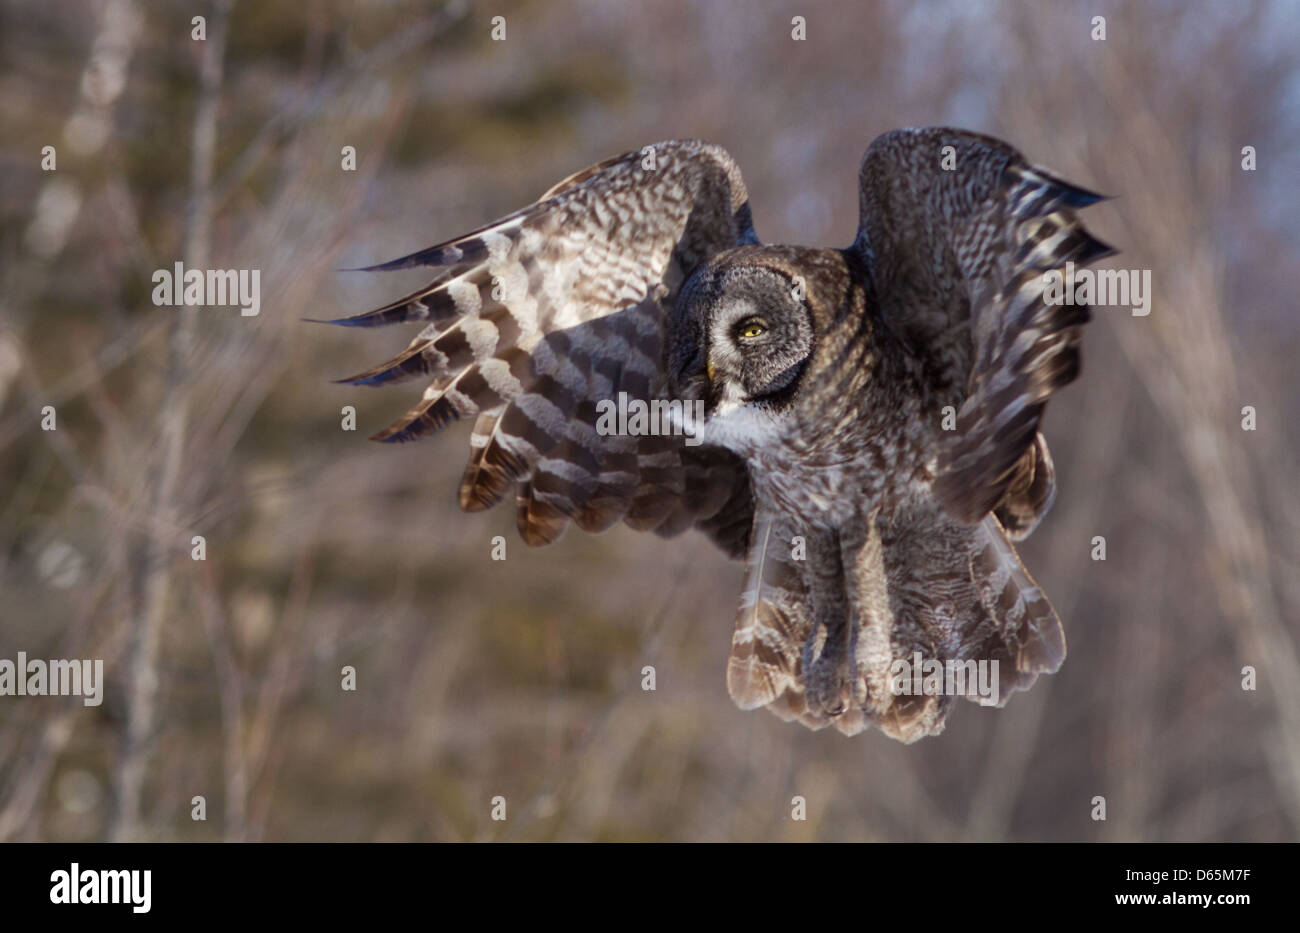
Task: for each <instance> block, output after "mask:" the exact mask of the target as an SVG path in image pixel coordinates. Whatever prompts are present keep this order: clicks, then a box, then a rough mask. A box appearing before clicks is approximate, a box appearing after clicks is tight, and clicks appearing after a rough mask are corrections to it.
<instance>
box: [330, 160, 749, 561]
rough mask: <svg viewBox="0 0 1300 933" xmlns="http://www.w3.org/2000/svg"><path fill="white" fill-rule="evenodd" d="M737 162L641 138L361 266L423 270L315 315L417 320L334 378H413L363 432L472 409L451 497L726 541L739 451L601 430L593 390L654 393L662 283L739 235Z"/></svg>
mask: <svg viewBox="0 0 1300 933" xmlns="http://www.w3.org/2000/svg"><path fill="white" fill-rule="evenodd" d="M756 241H757V237H756V236H755V234H754V231H753V227H752V224H751V222H750V213H749V204H748V196H747V194H746V192H745V187H744V183H743V181H742V179H741V177H740V172H739V170H738V169H737V167H736V166H735V164H734V162H732V160H731V158H730V157H729V156H728V155H727V153H726V152H725V151H724V150H723V149H721V148H720V147H718V146H713V145H709V144H706V143H702V142H699V141H695V140H682V141H671V142H664V143H658V144H656V145H654V146H649V147H646V148H644V149H641V150H638V151H636V152H629V153H627V154H625V155H622V156H619V157H616V158H614V159H610V160H608V161H606V162H602V163H600V164H598V165H595V166H592V167H590V168H588V169H585V170H583V171H582V172H579V173H577V174H576V175H573V176H571V177H570V178H568V179H566V180H565V181H563V182H561V183H559V184H558V185H556V186H555V187H554V188H552V189H551V190H550V191H548V192H547V193H546V194H545V195H544V196H543V198H542V199H541V200H540V201H538V202H536V203H535V204H532V205H530V206H529V207H527V208H524V209H523V210H520V211H516V212H515V213H513V214H510V215H508V216H506V217H503V218H501V219H500V220H498V221H496V222H494V223H492V224H489V225H488V226H486V227H483V228H481V229H479V230H476V231H474V232H472V233H469V234H467V235H465V236H462V237H458V238H457V239H455V240H451V241H449V242H446V243H442V244H439V245H437V246H433V247H430V248H428V249H425V250H422V251H420V252H418V253H414V254H412V255H410V256H406V257H404V258H401V259H398V260H394V261H392V262H389V263H385V264H383V265H380V266H374V267H371V269H372V270H391V269H404V268H412V267H430V268H433V269H436V270H437V273H436V275H435V277H434V278H433V280H432V281H431V282H430V283H429V284H428V285H427V286H426V287H424V288H422V289H420V290H418V291H416V292H414V293H412V294H410V295H407V296H405V297H404V298H401V299H399V300H397V301H395V302H392V303H391V304H388V305H385V306H384V307H381V308H378V309H376V310H373V311H370V312H367V313H365V314H360V315H357V316H355V317H350V318H345V319H342V320H339V321H334V322H331V323H336V324H341V325H345V326H349V327H372V326H377V325H383V324H394V323H405V322H416V321H418V322H422V323H424V324H425V327H424V329H423V330H422V331H421V332H420V333H419V334H418V335H417V336H416V337H415V339H414V340H412V341H411V343H410V345H409V346H408V347H407V348H406V349H405V350H403V351H402V352H401V353H399V354H398V355H397V356H396V357H394V358H393V359H391V360H389V361H388V362H386V363H383V364H381V365H380V366H377V367H375V368H373V369H370V370H367V371H366V372H363V373H360V374H358V375H356V376H353V377H350V378H349V379H345V380H341V381H342V382H345V383H349V384H353V385H369V386H377V385H384V384H387V383H392V382H398V381H402V380H406V379H417V378H418V379H422V380H424V381H425V382H426V384H427V387H426V389H425V391H424V394H423V396H422V397H421V399H420V400H419V401H418V402H417V403H416V404H415V405H414V406H413V407H412V408H411V409H410V410H409V411H408V412H407V413H406V414H405V415H404V416H403V417H402V418H401V419H400V420H399V421H398V422H397V423H396V424H394V425H392V426H391V427H389V428H387V429H386V430H384V431H382V432H380V433H379V434H377V435H375V439H376V440H380V441H390V442H392V441H407V440H412V439H415V438H418V437H420V436H422V435H425V434H429V433H432V432H435V431H438V430H440V429H441V428H443V427H445V426H446V425H447V424H449V423H451V422H452V421H457V420H460V419H473V421H474V427H473V431H472V433H471V435H470V456H469V462H468V464H467V466H466V468H465V473H464V477H463V479H462V482H461V486H460V504H461V507H462V508H464V509H466V510H469V511H478V510H482V509H486V508H489V507H491V506H493V505H495V504H497V503H498V502H500V501H501V500H502V499H504V498H505V497H506V496H507V495H509V493H510V492H511V491H512V490H514V492H515V498H516V505H517V512H518V526H519V531H520V534H521V535H522V536H523V538H524V540H525V541H526V542H528V543H529V544H533V545H540V544H547V543H550V542H552V541H554V540H556V539H557V538H558V537H559V536H560V535H561V534H562V533H563V531H564V530H565V528H566V527H567V526H568V524H569V523H570V522H575V523H576V524H577V525H578V526H579V527H581V528H583V529H584V530H587V531H601V530H604V529H606V528H609V527H610V526H611V525H613V524H615V523H616V522H618V521H619V520H623V521H625V522H627V523H628V524H629V525H631V526H633V527H635V528H638V529H644V530H654V531H656V532H658V533H660V534H664V535H669V534H676V533H678V532H680V531H683V530H685V529H688V528H690V527H693V526H698V527H701V528H702V529H703V530H704V531H706V533H708V534H710V536H711V537H712V538H713V539H714V540H715V541H716V542H717V543H718V544H719V545H720V546H721V547H723V549H724V550H726V551H727V552H728V553H731V554H733V555H735V556H740V555H743V553H744V550H745V547H746V543H747V541H748V536H749V530H750V520H749V516H750V513H751V512H752V504H751V503H752V497H751V493H750V489H749V482H748V474H747V473H746V471H745V468H744V465H743V463H742V462H741V461H740V460H739V459H738V458H736V457H735V456H734V455H731V454H729V453H727V452H725V451H721V450H718V449H715V448H707V447H688V446H685V445H684V444H683V443H682V438H680V437H671V436H670V437H665V436H639V437H638V436H620V435H601V434H598V433H597V431H596V423H597V419H598V411H597V403H598V402H600V401H601V400H603V399H610V400H616V399H617V398H618V396H619V394H620V393H626V394H627V397H628V398H629V399H643V400H651V399H656V398H664V397H666V395H667V393H668V391H669V387H668V384H667V378H666V374H665V361H664V350H665V346H666V343H667V327H668V326H669V323H668V322H669V320H670V311H671V308H672V304H673V301H674V299H675V297H676V293H677V289H678V288H679V287H680V285H681V283H682V282H683V281H684V279H685V278H686V277H687V276H689V274H690V272H691V270H692V269H694V267H695V266H696V265H697V264H698V263H700V262H702V261H703V260H705V259H707V258H708V257H709V256H711V255H713V254H714V253H716V252H717V251H719V250H722V249H726V248H729V247H732V246H736V245H738V244H740V243H742V242H756Z"/></svg>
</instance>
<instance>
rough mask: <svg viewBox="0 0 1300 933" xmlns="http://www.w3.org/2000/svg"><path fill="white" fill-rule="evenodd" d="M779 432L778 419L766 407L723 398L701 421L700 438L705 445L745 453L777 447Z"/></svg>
mask: <svg viewBox="0 0 1300 933" xmlns="http://www.w3.org/2000/svg"><path fill="white" fill-rule="evenodd" d="M782 429H783V421H782V418H781V416H780V415H779V414H778V413H777V412H776V411H774V410H773V409H771V408H770V407H768V406H766V405H757V404H755V403H753V402H748V401H745V400H743V399H734V398H724V399H722V401H720V402H718V404H717V406H716V407H715V408H714V409H713V411H712V413H711V414H710V415H709V417H708V419H707V420H706V421H705V422H704V430H703V438H704V443H706V444H713V445H714V446H716V447H726V448H727V449H728V450H733V451H735V452H736V453H739V454H748V453H754V452H756V451H759V450H762V449H765V448H768V447H770V446H772V445H775V444H777V443H778V442H779V441H780V439H781V435H782Z"/></svg>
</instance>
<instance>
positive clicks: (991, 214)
mask: <svg viewBox="0 0 1300 933" xmlns="http://www.w3.org/2000/svg"><path fill="white" fill-rule="evenodd" d="M860 182H861V222H860V225H859V228H858V237H857V240H856V241H855V243H854V248H855V249H856V250H857V251H858V252H859V253H860V254H861V255H862V257H863V258H864V260H865V262H866V264H867V266H868V268H869V270H870V278H871V283H872V286H873V291H874V293H875V299H876V301H877V302H878V304H879V306H880V312H881V315H882V317H883V318H884V320H885V321H886V322H887V324H888V325H889V326H890V328H891V329H892V330H893V331H894V332H895V333H896V334H898V335H899V336H900V337H901V338H902V339H903V340H904V341H905V342H906V343H907V344H908V345H909V347H910V348H911V350H912V352H913V353H915V354H916V355H917V356H918V357H919V358H920V359H921V361H922V363H923V365H924V367H925V375H926V379H927V381H928V383H929V385H930V388H931V389H932V390H933V391H934V392H935V393H936V394H937V395H938V396H939V397H940V398H942V399H944V401H945V403H949V404H952V405H953V407H954V408H955V409H956V411H957V425H956V430H955V431H953V432H952V434H951V435H950V436H949V437H948V439H947V441H946V442H945V444H944V446H943V448H942V449H941V450H940V451H939V456H938V470H939V472H938V475H937V477H936V480H935V487H934V488H935V492H936V494H937V495H938V497H939V499H940V501H941V502H942V503H943V505H944V507H945V508H946V510H947V511H948V513H949V514H951V515H952V516H953V517H954V518H957V519H959V520H960V521H962V522H965V523H966V524H968V525H974V524H975V523H977V522H979V521H981V520H982V519H983V518H984V516H986V515H987V514H989V513H990V512H993V511H995V510H996V514H997V517H998V519H999V521H1000V523H1001V525H1002V526H1003V527H1004V528H1005V530H1006V532H1007V533H1008V534H1009V535H1011V537H1013V538H1018V537H1022V536H1023V535H1025V534H1027V533H1028V532H1029V530H1030V529H1032V527H1033V525H1034V524H1035V523H1036V522H1037V520H1038V519H1039V518H1040V517H1041V516H1042V514H1043V513H1044V512H1045V511H1046V509H1047V507H1048V506H1049V505H1050V503H1051V499H1052V494H1053V490H1054V486H1055V484H1054V481H1053V471H1052V462H1051V457H1050V455H1049V454H1048V451H1047V445H1046V442H1045V441H1044V440H1043V437H1042V435H1041V434H1039V433H1038V429H1039V424H1040V421H1041V418H1042V413H1043V409H1044V407H1045V406H1046V404H1047V400H1048V398H1049V397H1050V396H1051V395H1052V393H1053V392H1055V391H1056V390H1057V389H1059V388H1061V387H1062V386H1064V385H1065V384H1067V383H1069V382H1071V381H1072V380H1073V379H1074V378H1075V377H1076V376H1077V374H1078V371H1079V351H1078V343H1079V338H1080V333H1081V330H1082V327H1083V325H1084V324H1085V323H1086V322H1087V320H1088V317H1089V311H1088V308H1087V307H1086V306H1085V305H1075V304H1057V303H1051V302H1048V301H1046V300H1045V298H1046V297H1047V294H1046V289H1047V283H1048V282H1049V274H1055V275H1056V276H1058V277H1059V279H1058V281H1062V282H1064V284H1065V285H1066V286H1068V285H1069V284H1070V282H1069V280H1068V279H1067V278H1066V276H1067V273H1068V270H1069V269H1071V268H1077V269H1081V268H1083V267H1084V266H1085V265H1087V264H1088V263H1091V262H1094V261H1096V260H1099V259H1101V258H1103V257H1105V256H1107V255H1110V254H1111V253H1112V252H1113V250H1111V249H1110V247H1108V246H1106V245H1105V244H1103V243H1101V242H1099V241H1098V240H1097V239H1095V238H1094V237H1093V236H1092V235H1090V234H1089V233H1088V231H1087V230H1085V229H1084V227H1083V225H1082V224H1081V223H1080V222H1079V219H1078V217H1077V215H1076V213H1075V211H1076V210H1077V209H1079V208H1083V207H1087V206H1088V205H1090V204H1094V203H1096V202H1097V201H1099V200H1101V197H1100V196H1099V195H1096V194H1093V193H1092V192H1089V191H1086V190H1084V189H1083V188H1079V187H1077V186H1075V185H1072V184H1070V183H1069V182H1066V181H1063V180H1062V179H1060V178H1058V177H1057V176H1055V175H1053V174H1052V173H1051V172H1048V171H1047V170H1046V169H1043V168H1040V167H1038V166H1035V165H1032V164H1030V163H1029V162H1028V161H1026V160H1025V159H1024V157H1023V156H1021V155H1020V153H1019V152H1017V151H1016V150H1015V149H1013V148H1012V147H1011V146H1008V145H1007V144H1006V143H1003V142H1001V141H999V140H996V139H992V138H990V137H987V136H981V135H978V134H975V133H969V132H966V131H963V130H953V129H946V128H942V127H936V128H929V129H906V130H896V131H894V132H892V133H886V134H885V135H883V136H881V137H879V138H878V139H876V140H875V141H874V142H873V143H872V144H871V146H870V147H869V148H868V150H867V154H866V156H865V157H864V158H863V160H862V169H861V172H860Z"/></svg>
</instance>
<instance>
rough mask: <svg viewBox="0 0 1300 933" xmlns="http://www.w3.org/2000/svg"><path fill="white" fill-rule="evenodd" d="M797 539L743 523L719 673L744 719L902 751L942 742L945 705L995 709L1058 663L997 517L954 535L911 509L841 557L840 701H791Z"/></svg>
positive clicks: (799, 589)
mask: <svg viewBox="0 0 1300 933" xmlns="http://www.w3.org/2000/svg"><path fill="white" fill-rule="evenodd" d="M797 534H798V530H797V529H796V528H794V527H793V526H792V525H791V524H790V523H788V522H786V521H784V520H783V519H781V518H774V517H771V516H763V517H760V518H759V519H758V520H757V521H756V522H755V528H754V534H753V536H752V538H751V542H752V545H751V550H750V555H749V563H748V577H747V581H746V588H745V592H744V595H743V597H742V599H741V605H740V610H739V612H738V613H737V618H736V629H735V634H734V635H733V637H732V645H731V657H730V659H729V661H728V665H727V687H728V690H729V692H730V693H731V697H732V699H733V700H734V701H735V702H736V703H737V705H739V706H740V707H742V708H744V709H753V708H756V707H759V706H766V707H767V708H768V709H770V710H771V711H772V712H774V713H776V714H777V715H778V716H780V717H781V718H782V719H787V720H789V719H798V720H799V721H800V722H802V723H803V724H804V725H806V726H809V727H810V728H813V729H821V728H824V727H826V726H829V725H834V726H835V727H836V728H837V729H838V730H839V731H841V732H843V733H845V734H846V735H854V734H857V733H858V732H861V731H862V730H864V729H866V728H867V727H868V726H871V725H876V726H878V727H879V728H880V729H881V730H882V731H883V732H885V733H886V734H887V735H889V736H892V737H893V738H896V739H899V740H901V741H903V742H913V741H916V740H917V739H919V738H921V737H923V736H926V735H936V734H938V733H940V732H942V731H943V727H944V722H945V720H946V718H947V715H948V712H949V710H950V709H951V707H952V704H953V700H954V699H955V698H956V696H965V697H966V698H967V699H969V700H972V701H974V702H980V703H984V704H987V705H997V706H1001V705H1003V704H1004V703H1005V702H1006V701H1007V698H1008V697H1009V696H1010V695H1011V693H1013V692H1014V691H1016V690H1026V689H1028V688H1029V687H1030V686H1031V685H1032V684H1033V683H1034V681H1035V680H1036V679H1037V677H1038V675H1039V674H1041V673H1051V672H1054V671H1055V670H1057V668H1059V667H1060V664H1061V661H1062V660H1063V659H1064V657H1065V638H1064V634H1063V632H1062V629H1061V623H1060V620H1059V619H1058V618H1057V616H1056V612H1055V610H1053V609H1052V606H1051V604H1050V603H1049V602H1048V601H1047V597H1046V596H1044V595H1043V592H1042V591H1041V590H1040V589H1039V588H1038V585H1037V584H1036V583H1035V582H1034V580H1033V578H1032V577H1030V575H1029V573H1028V571H1026V570H1025V568H1024V565H1023V564H1022V563H1021V562H1020V558H1019V556H1018V555H1017V554H1016V552H1015V549H1014V547H1013V546H1012V544H1011V542H1010V540H1009V538H1008V536H1007V534H1006V532H1005V531H1004V530H1003V529H1002V526H1001V524H1000V523H999V522H998V520H997V518H996V517H995V516H993V515H989V516H987V517H986V518H985V519H984V520H983V521H982V522H981V523H980V524H978V525H975V526H968V525H962V524H960V523H958V522H957V521H956V520H954V519H952V518H950V517H949V516H947V515H946V513H944V512H942V510H939V509H937V508H935V509H930V508H925V509H922V510H920V511H917V512H912V513H910V514H908V515H907V516H904V517H901V518H900V517H896V518H895V519H893V520H891V521H881V520H878V521H876V522H874V523H873V524H872V527H871V529H870V532H869V533H868V534H867V536H866V543H865V544H864V545H862V546H861V547H860V548H858V549H857V550H855V551H854V553H852V554H849V553H846V554H845V555H844V557H845V560H844V563H845V568H846V580H845V585H846V587H847V589H848V595H849V598H850V602H851V604H852V606H853V618H852V619H851V623H852V625H853V627H854V629H853V642H854V657H853V665H854V669H853V671H852V677H853V680H854V683H855V687H854V700H853V703H852V704H851V705H850V707H849V708H848V709H847V710H846V711H845V712H843V713H841V714H840V715H838V716H829V715H826V714H824V713H822V712H820V711H818V710H816V709H813V708H811V707H810V706H809V704H808V702H807V698H806V694H805V684H804V679H803V675H804V672H803V649H804V646H805V644H806V642H807V641H808V638H809V635H811V634H813V630H814V626H813V622H812V619H813V617H814V616H813V608H812V602H811V597H810V595H809V589H808V587H807V585H806V583H805V575H804V569H805V566H806V565H805V564H804V563H803V562H801V561H800V557H801V556H802V555H800V554H799V553H798V544H797V542H798V540H799V539H798V538H797V537H796V536H797ZM918 659H919V660H921V661H922V665H921V668H919V669H917V668H916V662H917V661H918ZM935 662H937V663H935ZM936 668H937V669H938V670H939V671H940V673H939V674H938V676H937V679H935V676H934V670H935V669H936ZM950 672H951V673H950ZM954 685H955V686H956V690H954V689H953V688H954ZM935 686H938V687H939V689H938V690H937V691H935V690H932V688H933V687H935ZM918 688H919V689H918Z"/></svg>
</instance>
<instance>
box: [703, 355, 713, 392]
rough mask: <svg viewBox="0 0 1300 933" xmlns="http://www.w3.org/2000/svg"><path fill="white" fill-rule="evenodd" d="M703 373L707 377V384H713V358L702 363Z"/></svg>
mask: <svg viewBox="0 0 1300 933" xmlns="http://www.w3.org/2000/svg"><path fill="white" fill-rule="evenodd" d="M704 374H705V375H706V376H708V377H709V385H710V386H712V385H713V360H709V361H708V362H707V363H705V364H704Z"/></svg>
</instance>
